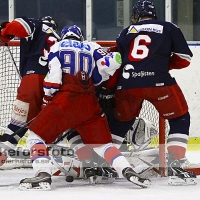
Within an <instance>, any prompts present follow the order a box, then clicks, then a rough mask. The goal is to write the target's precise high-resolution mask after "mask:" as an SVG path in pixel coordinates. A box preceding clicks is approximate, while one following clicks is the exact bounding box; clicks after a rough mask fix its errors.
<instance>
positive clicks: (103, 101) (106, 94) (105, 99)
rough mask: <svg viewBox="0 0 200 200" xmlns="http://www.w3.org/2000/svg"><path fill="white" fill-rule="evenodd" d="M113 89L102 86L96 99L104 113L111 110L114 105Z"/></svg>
mask: <svg viewBox="0 0 200 200" xmlns="http://www.w3.org/2000/svg"><path fill="white" fill-rule="evenodd" d="M114 98H115V90H114V89H106V88H104V87H102V88H101V90H100V92H99V94H98V99H99V104H100V107H101V109H102V111H103V112H104V113H107V112H109V111H111V110H112V109H113V108H114V106H115V99H114Z"/></svg>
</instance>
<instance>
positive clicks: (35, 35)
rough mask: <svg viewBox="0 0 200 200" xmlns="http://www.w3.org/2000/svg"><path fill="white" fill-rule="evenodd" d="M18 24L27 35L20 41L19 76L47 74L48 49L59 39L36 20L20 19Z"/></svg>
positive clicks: (47, 27) (52, 31) (50, 29)
mask: <svg viewBox="0 0 200 200" xmlns="http://www.w3.org/2000/svg"><path fill="white" fill-rule="evenodd" d="M15 20H17V21H18V22H20V23H21V24H22V25H23V26H24V27H25V28H26V30H27V33H28V34H29V36H28V37H26V38H21V39H20V74H21V76H22V77H23V76H24V75H26V74H33V73H34V74H44V75H45V74H47V72H48V52H49V50H50V47H51V46H52V45H53V44H54V43H55V42H56V41H58V40H59V39H60V37H59V36H58V34H57V33H56V32H55V31H54V30H53V29H52V28H51V27H49V26H47V25H46V24H43V23H42V22H41V21H39V20H36V19H28V18H26V17H21V18H17V19H15Z"/></svg>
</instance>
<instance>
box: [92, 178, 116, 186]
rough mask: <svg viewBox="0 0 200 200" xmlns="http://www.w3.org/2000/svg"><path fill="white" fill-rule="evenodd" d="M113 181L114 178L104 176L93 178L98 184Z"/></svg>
mask: <svg viewBox="0 0 200 200" xmlns="http://www.w3.org/2000/svg"><path fill="white" fill-rule="evenodd" d="M114 181H115V178H111V177H104V176H97V177H96V179H95V183H97V184H98V183H99V184H111V183H113V182H114Z"/></svg>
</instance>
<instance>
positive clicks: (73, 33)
mask: <svg viewBox="0 0 200 200" xmlns="http://www.w3.org/2000/svg"><path fill="white" fill-rule="evenodd" d="M61 39H62V40H63V39H75V40H79V41H83V40H84V37H83V32H82V30H81V28H80V27H78V26H76V25H73V26H65V27H64V28H63V29H62V31H61Z"/></svg>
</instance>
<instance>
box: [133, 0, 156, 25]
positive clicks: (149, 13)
mask: <svg viewBox="0 0 200 200" xmlns="http://www.w3.org/2000/svg"><path fill="white" fill-rule="evenodd" d="M140 17H151V18H153V19H157V16H156V8H155V5H154V4H153V2H151V1H148V0H139V1H138V2H137V3H136V4H135V6H134V7H133V8H132V11H131V21H132V23H133V24H134V23H136V22H138V21H139V19H140Z"/></svg>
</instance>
